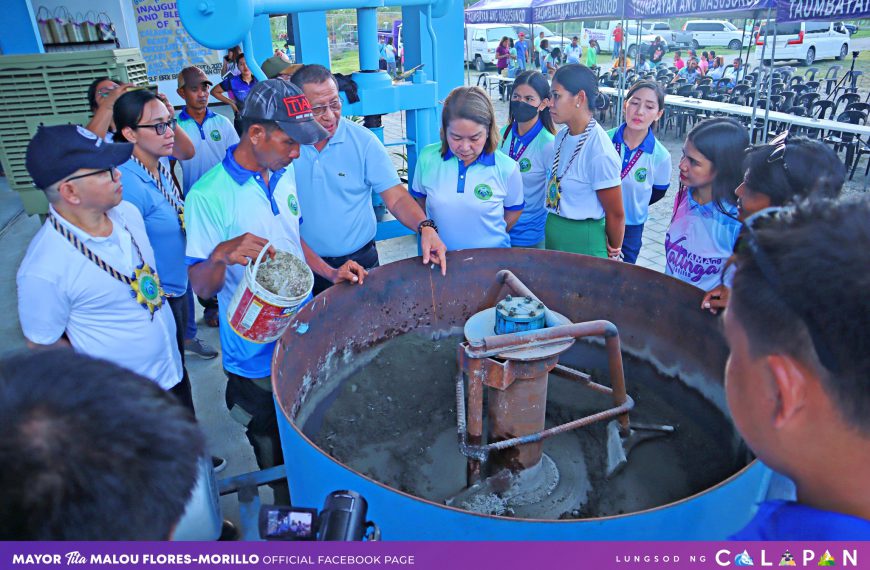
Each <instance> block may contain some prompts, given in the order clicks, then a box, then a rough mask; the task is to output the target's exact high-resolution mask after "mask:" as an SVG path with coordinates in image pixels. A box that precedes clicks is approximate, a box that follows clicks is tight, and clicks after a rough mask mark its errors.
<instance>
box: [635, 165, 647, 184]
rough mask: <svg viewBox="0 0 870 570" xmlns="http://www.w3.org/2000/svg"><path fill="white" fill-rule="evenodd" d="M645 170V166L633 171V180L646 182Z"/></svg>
mask: <svg viewBox="0 0 870 570" xmlns="http://www.w3.org/2000/svg"><path fill="white" fill-rule="evenodd" d="M646 175H647V170H646V168H638V169H637V172H635V173H634V180H635V181H636V182H646Z"/></svg>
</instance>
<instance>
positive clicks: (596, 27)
mask: <svg viewBox="0 0 870 570" xmlns="http://www.w3.org/2000/svg"><path fill="white" fill-rule="evenodd" d="M618 23H619V21H618V20H599V21H584V22H583V24H584V25H583V34H582V35H581V36H580V45H581V46H583V49H586V48H587V47H589V40H590V39H595V40H596V41H597V42H598V45H599V46H600V47H601V51H604V52H610V53H613V31H614V30H615V29H616V25H617V24H618ZM646 23H647V22H644V25H640V23H639V22H637V21H633V20H628V21H627V22H626V23H625V28H624V30H625V31H624V34H623V39H622V43H623V49H625V50H626V51H625V53H626V54H627V55H628V57H630V58H634V57H635V56H637V49H638V36H639V37H640V45H641V49H642V50H643V51H645V48H646V47H648V46H649V44H651V43H652V42H653V41H654V40H655V39H656V36H662V40H663V41H664V42H665V47H666V48H667V49H669V48H670V41H669V38H668V37H667V36H666V35H665V34H663V33H659V32H657V31H656V30H654V29H653V27H654V26H650V27H648V26H646ZM657 23H658V24H661V23H663V22H651V23H650V24H657ZM665 25H667V24H665ZM662 31H664V30H662Z"/></svg>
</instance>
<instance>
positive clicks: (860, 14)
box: [776, 0, 870, 22]
mask: <svg viewBox="0 0 870 570" xmlns="http://www.w3.org/2000/svg"><path fill="white" fill-rule="evenodd" d="M861 18H870V0H834V1H832V2H823V1H821V0H777V2H776V21H777V22H801V21H804V20H816V21H819V20H821V21H832V20H857V19H861Z"/></svg>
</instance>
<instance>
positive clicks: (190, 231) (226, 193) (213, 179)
mask: <svg viewBox="0 0 870 570" xmlns="http://www.w3.org/2000/svg"><path fill="white" fill-rule="evenodd" d="M234 150H235V146H233V147H230V149H229V150H228V151H227V154H226V157H225V158H224V160H223V161H222V162H221V163H220V164H218V165H217V166H215V167H214V168H212V169H211V170H209V171H208V172H206V173H205V174H204V175H203V176H202V178H200V179H199V181H198V182H196V184H194V185H193V188H191V190H190V194H188V195H187V201H186V214H187V264H188V265H195V264H197V263H199V262H201V261H204V260H205V259H207V258H208V257H209V256H210V255H211V252H212V251H214V248H215V247H217V246H218V245H219V244H220V243H222V242H225V241H227V240H231V239H233V238H236V237H238V236H240V235H242V234H244V233H246V232H250V233H252V234H254V235H256V236H259V237H262V238H265V239H267V240H269V241H271V242H272V243H273V244H274V245H275V247H276V248H278V249H281V250H284V251H288V252H290V253H292V254H294V255H296V256H297V257H299V258H300V259H305V257H304V255H303V253H302V245H301V243H300V241H299V224H300V223H301V222H302V212H301V209H300V206H299V201H298V199H297V197H296V182H295V180H294V176H293V166H292V165H291V166H288V167H287V168H284V169H281V170H276V171H275V172H272V173H271V175H270V176H269V183H268V185H267V184H266V182H265V180H263V177H262V176H261V175H260V173H259V172H255V171H251V170H247V169H245V168H243V167H242V166H241V165H240V164H239V163H238V162H236V159H235V157H234V156H233V151H234ZM244 272H245V266H243V265H229V266H227V269H226V278H225V280H224V286H223V287H222V288H221V290H220V291H218V304H219V305H220V307H221V310H220V311H218V315H219V318H220V338H221V357H222V358H223V365H224V369H226V370H227V371H229V372H232V373H233V374H238V375H239V376H242V377H243V378H265V377H267V376H269V375H270V374H271V368H272V352H273V351H274V348H275V343H274V342H270V343H266V344H259V343H255V342H251V341H249V340H247V339H245V338H244V337H242V336H240V335H239V334H238V333H236V332H235V331H234V330H233V329H232V327H231V326H230V325H229V322H228V321H227V310H228V309H229V307H230V303H231V302H232V298H233V294H234V293H235V292H236V288H237V287H239V286H240V285H241V284H242V282H243V281H244Z"/></svg>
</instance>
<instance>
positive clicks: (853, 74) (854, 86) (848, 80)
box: [838, 69, 864, 93]
mask: <svg viewBox="0 0 870 570" xmlns="http://www.w3.org/2000/svg"><path fill="white" fill-rule="evenodd" d="M862 75H864V72H863V71H861V70H859V69H852V70H849V71H847V72H846V75H845V81H844V82H843V85H841V86H840V87H839V89H838V91H842V92H843V93H858V80H859V79H860V78H861V76H862Z"/></svg>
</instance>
